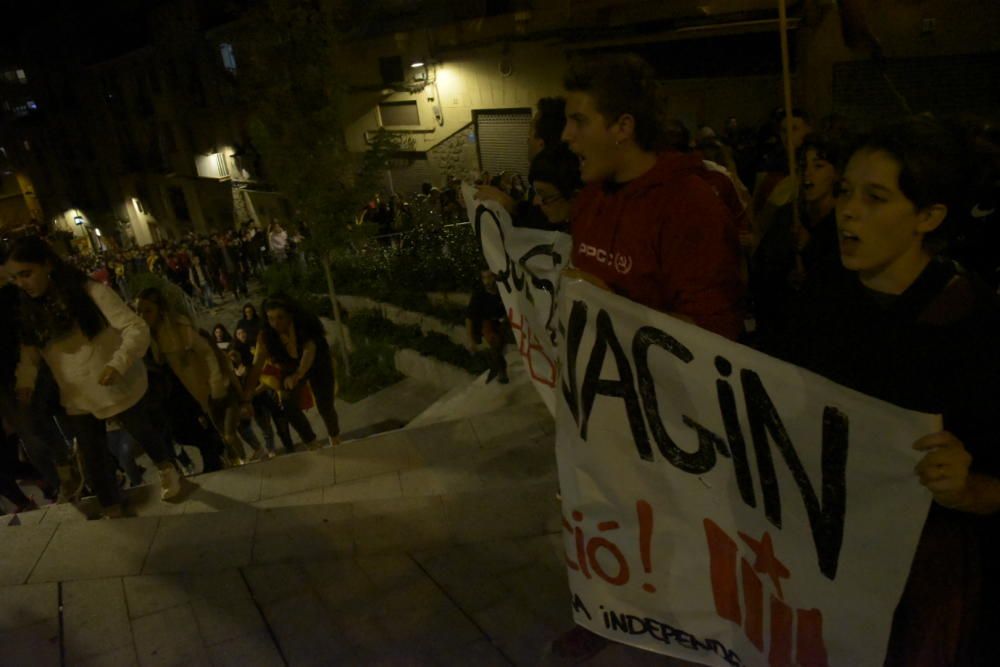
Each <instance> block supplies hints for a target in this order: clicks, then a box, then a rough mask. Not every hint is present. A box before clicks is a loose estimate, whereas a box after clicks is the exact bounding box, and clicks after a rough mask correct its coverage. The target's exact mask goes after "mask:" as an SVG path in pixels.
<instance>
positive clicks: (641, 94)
mask: <svg viewBox="0 0 1000 667" xmlns="http://www.w3.org/2000/svg"><path fill="white" fill-rule="evenodd" d="M565 86H566V128H565V129H564V131H563V139H564V140H565V141H566V142H567V143H568V144H569V147H570V149H571V150H572V151H573V152H574V153H576V154H577V155H578V156H579V158H580V175H581V177H582V179H583V181H584V182H585V183H586V186H585V187H584V189H583V191H581V192H580V194H579V196H577V198H576V200H575V202H574V205H573V212H572V215H571V216H570V219H571V229H572V235H573V265H574V266H575V267H576V268H577V269H578V270H580V271H583V272H584V273H586V274H590V275H591V276H593V277H594V278H596V279H597V280H598V282H600V283H602V284H604V285H606V286H607V287H609V288H610V289H611V290H612V291H614V292H616V293H618V294H621V295H622V296H625V297H627V298H629V299H631V300H633V301H636V302H638V303H641V304H643V305H645V306H648V307H650V308H654V309H656V310H659V311H663V312H667V313H670V314H672V315H675V316H677V317H681V318H683V319H685V320H687V321H690V322H693V323H694V324H696V325H698V326H701V327H704V328H705V329H708V330H710V331H713V332H715V333H718V334H721V335H723V336H727V337H729V338H733V339H735V338H736V337H737V336H738V335H739V334H740V332H741V330H742V326H743V317H742V314H741V312H740V310H741V309H740V305H739V303H740V299H741V296H742V293H743V285H742V282H741V280H740V273H739V268H740V259H739V258H740V249H739V238H738V233H737V230H736V228H735V226H734V225H733V224H732V219H731V218H732V216H731V214H730V213H729V211H728V210H727V209H726V207H725V205H724V204H723V202H722V201H721V200H720V199H719V197H718V196H717V195H716V194H715V192H714V190H713V189H712V187H711V186H710V185H709V184H708V183H707V182H706V181H705V179H704V178H703V176H702V174H703V165H702V162H701V159H700V158H699V157H698V156H695V155H692V154H684V153H678V152H675V151H671V152H663V153H660V150H661V149H662V148H663V141H662V139H663V137H662V130H663V127H664V126H663V119H662V118H661V113H660V105H659V103H658V98H657V94H656V82H655V79H654V75H653V72H652V70H651V68H650V67H649V66H648V65H647V64H646V63H645V62H644V61H642V60H641V59H639V58H638V57H635V56H614V57H606V58H601V59H598V60H592V61H588V62H584V63H580V64H578V65H576V66H574V67H573V68H572V69H571V70H570V72H569V73H568V74H567V76H566V80H565Z"/></svg>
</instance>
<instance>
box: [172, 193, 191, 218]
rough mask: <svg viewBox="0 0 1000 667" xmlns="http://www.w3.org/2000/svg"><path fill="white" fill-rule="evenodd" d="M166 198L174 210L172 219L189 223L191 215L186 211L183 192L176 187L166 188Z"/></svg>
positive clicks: (185, 200)
mask: <svg viewBox="0 0 1000 667" xmlns="http://www.w3.org/2000/svg"><path fill="white" fill-rule="evenodd" d="M167 196H168V197H169V198H170V205H171V207H172V208H173V209H174V217H175V218H176V219H177V220H185V221H188V222H190V220H191V213H190V212H189V211H188V206H187V199H186V198H185V197H184V190H182V189H181V188H178V187H170V188H167Z"/></svg>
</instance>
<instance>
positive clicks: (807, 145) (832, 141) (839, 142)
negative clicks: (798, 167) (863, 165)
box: [798, 132, 851, 173]
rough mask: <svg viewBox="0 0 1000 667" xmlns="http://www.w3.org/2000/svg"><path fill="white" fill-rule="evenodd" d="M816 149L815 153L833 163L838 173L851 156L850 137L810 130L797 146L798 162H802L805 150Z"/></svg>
mask: <svg viewBox="0 0 1000 667" xmlns="http://www.w3.org/2000/svg"><path fill="white" fill-rule="evenodd" d="M810 150H813V151H816V155H817V156H818V157H819V158H820V159H821V160H826V161H827V162H829V163H830V164H832V165H833V168H834V169H836V170H837V172H839V173H843V172H844V166H845V165H846V164H847V159H848V158H849V157H851V150H850V138H849V137H848V136H846V135H845V136H835V135H832V134H828V133H826V132H810V133H809V134H807V135H806V137H805V139H803V140H802V145H801V146H800V147H799V154H798V159H799V162H804V161H805V158H806V151H810Z"/></svg>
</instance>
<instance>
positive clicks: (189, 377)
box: [136, 287, 244, 465]
mask: <svg viewBox="0 0 1000 667" xmlns="http://www.w3.org/2000/svg"><path fill="white" fill-rule="evenodd" d="M136 303H137V306H136V308H137V310H138V312H139V315H140V316H141V317H142V319H143V320H144V321H145V322H146V324H147V325H149V328H150V331H151V332H152V342H151V346H150V347H151V352H152V354H153V359H154V360H155V361H157V362H159V363H165V364H166V365H167V366H168V367H169V368H170V370H171V371H172V372H173V374H174V375H175V376H176V377H177V379H178V380H179V381H180V383H181V384H182V385H183V386H184V389H186V390H187V392H188V393H189V394H191V397H192V398H194V400H195V401H196V402H197V403H198V405H199V406H201V409H202V410H203V411H204V413H205V414H206V415H208V416H209V417H211V420H212V423H213V425H214V426H215V429H216V430H217V431H218V432H219V434H220V435H221V436H222V440H223V442H224V443H225V444H226V450H227V458H228V459H229V462H230V464H232V465H239V464H241V463H243V461H244V449H243V443H242V441H241V440H240V438H239V435H238V434H237V428H238V426H239V420H240V412H239V410H240V406H239V396H240V383H239V381H238V380H237V378H236V376H235V374H234V373H233V369H232V366H231V365H230V363H229V359H228V358H226V356H225V354H224V353H223V352H222V351H221V350H219V349H218V348H216V346H215V345H213V344H212V343H211V342H210V341H209V339H208V338H207V336H205V335H203V334H202V333H201V332H199V331H198V329H197V328H196V327H195V325H194V323H193V322H192V321H191V319H190V318H189V317H187V316H186V315H184V314H181V313H177V312H176V311H175V310H174V309H172V308H171V307H170V305H169V303H168V302H167V300H166V298H165V297H164V296H163V293H162V292H161V291H160V290H159V289H157V288H155V287H150V288H147V289H145V290H143V291H142V293H140V294H139V297H138V299H137V302H136Z"/></svg>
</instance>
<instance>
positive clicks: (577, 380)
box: [556, 279, 941, 667]
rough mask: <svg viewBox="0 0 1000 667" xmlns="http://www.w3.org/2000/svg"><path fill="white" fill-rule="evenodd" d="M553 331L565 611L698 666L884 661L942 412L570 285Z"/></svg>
mask: <svg viewBox="0 0 1000 667" xmlns="http://www.w3.org/2000/svg"><path fill="white" fill-rule="evenodd" d="M560 323H561V328H562V329H564V331H565V333H564V337H563V340H562V341H561V349H560V355H561V359H562V373H561V379H560V383H559V385H560V386H559V388H558V391H557V393H558V396H559V401H558V408H557V417H556V421H557V445H556V448H557V454H558V461H559V479H560V486H561V492H562V497H563V529H564V542H565V549H566V563H567V568H568V575H569V584H570V589H571V592H572V604H573V613H574V618H575V620H576V622H577V623H579V624H580V625H583V626H584V627H586V628H588V629H590V630H592V631H593V632H596V633H598V634H600V635H603V636H605V637H607V638H609V639H612V640H614V641H618V642H622V643H625V644H630V645H633V646H636V647H640V648H643V649H646V650H650V651H655V652H658V653H663V654H667V655H671V656H676V657H679V658H683V659H686V660H690V661H693V662H698V663H702V664H708V665H720V666H722V665H734V666H735V665H751V666H753V665H814V666H821V665H850V666H858V665H871V666H873V667H874V666H878V665H881V664H882V663H883V659H884V655H885V650H886V646H887V642H888V638H889V631H890V626H891V621H892V615H893V610H894V609H895V607H896V604H897V602H898V600H899V598H900V595H901V594H902V591H903V588H904V585H905V583H906V578H907V574H908V572H909V569H910V564H911V562H912V559H913V555H914V552H915V549H916V545H917V542H918V540H919V537H920V533H921V529H922V526H923V524H924V521H925V519H926V516H927V512H928V509H929V507H930V502H931V495H930V493H929V492H928V491H927V490H926V489H924V488H923V487H922V486H921V485H920V484H919V483H918V480H917V478H916V476H915V474H914V472H913V469H914V466H915V465H916V463H917V462H918V461H919V459H920V456H921V454H920V453H919V452H915V451H914V450H913V449H912V448H911V445H912V444H913V442H915V441H916V440H917V439H918V438H920V437H922V436H924V435H926V434H928V433H932V432H935V431H938V430H940V428H941V423H940V418H939V417H936V416H931V415H924V414H918V413H914V412H909V411H906V410H903V409H901V408H898V407H896V406H892V405H890V404H887V403H884V402H881V401H878V400H876V399H873V398H871V397H868V396H864V395H862V394H860V393H857V392H855V391H852V390H850V389H847V388H844V387H842V386H839V385H837V384H835V383H833V382H830V381H829V380H826V379H824V378H822V377H819V376H817V375H815V374H812V373H810V372H807V371H805V370H803V369H801V368H797V367H795V366H792V365H789V364H786V363H783V362H781V361H779V360H777V359H773V358H771V357H768V356H766V355H763V354H760V353H758V352H756V351H754V350H751V349H749V348H747V347H744V346H741V345H737V344H735V343H733V342H731V341H728V340H726V339H724V338H721V337H719V336H716V335H714V334H712V333H709V332H707V331H705V330H703V329H699V328H697V327H695V326H693V325H690V324H687V323H685V322H682V321H680V320H678V319H676V318H673V317H670V316H668V315H665V314H663V313H658V312H655V311H651V310H649V309H647V308H644V307H642V306H639V305H637V304H635V303H632V302H630V301H627V300H625V299H623V298H621V297H618V296H616V295H614V294H611V293H609V292H606V291H603V290H600V289H598V288H596V287H594V286H592V285H589V284H587V283H584V282H581V281H579V280H570V279H564V281H563V284H562V286H561V294H560Z"/></svg>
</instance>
